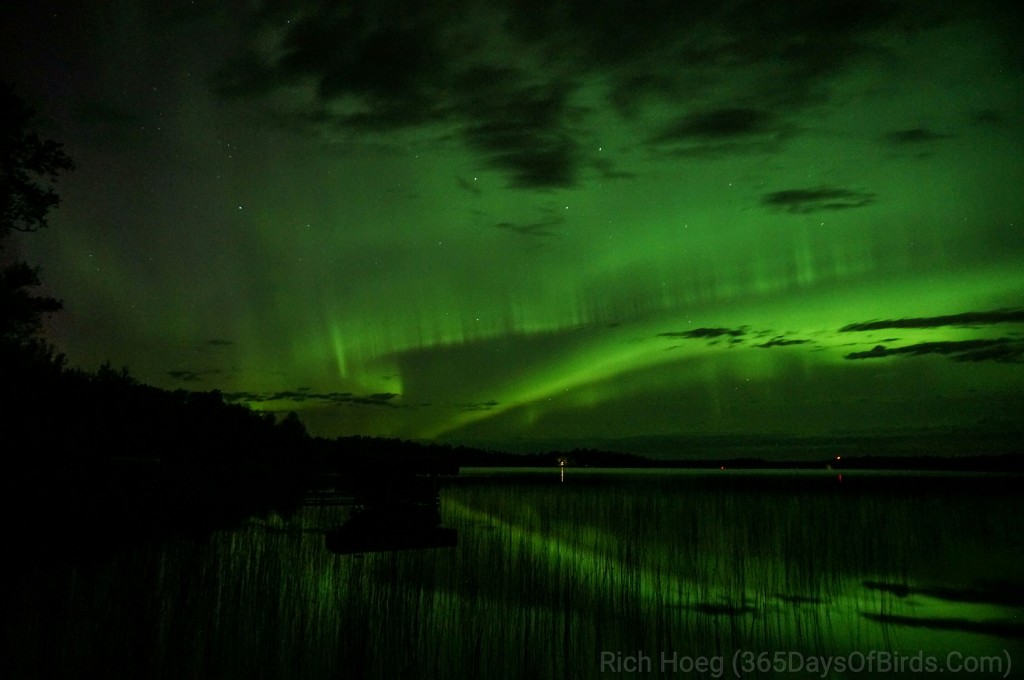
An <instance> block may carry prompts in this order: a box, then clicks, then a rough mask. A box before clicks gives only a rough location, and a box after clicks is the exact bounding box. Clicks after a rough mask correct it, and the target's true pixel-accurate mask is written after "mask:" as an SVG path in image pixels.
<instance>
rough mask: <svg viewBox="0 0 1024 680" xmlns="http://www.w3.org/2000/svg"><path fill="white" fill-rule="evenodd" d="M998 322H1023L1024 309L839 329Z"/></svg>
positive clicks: (864, 329) (886, 322)
mask: <svg viewBox="0 0 1024 680" xmlns="http://www.w3.org/2000/svg"><path fill="white" fill-rule="evenodd" d="M998 323H1024V310H1021V309H997V310H993V311H988V312H963V313H961V314H948V315H945V316H925V317H912V318H909V319H885V320H883V321H864V322H861V323H851V324H848V325H846V326H843V327H842V328H840V329H839V331H840V332H842V333H849V332H852V331H876V330H880V329H883V328H939V327H941V326H959V327H977V326H986V325H990V324H998Z"/></svg>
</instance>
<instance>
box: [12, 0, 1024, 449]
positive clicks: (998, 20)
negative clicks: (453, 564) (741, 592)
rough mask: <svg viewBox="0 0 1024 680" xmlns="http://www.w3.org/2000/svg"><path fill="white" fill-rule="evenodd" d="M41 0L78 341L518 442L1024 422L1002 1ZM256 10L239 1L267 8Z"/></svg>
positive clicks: (45, 74)
mask: <svg viewBox="0 0 1024 680" xmlns="http://www.w3.org/2000/svg"><path fill="white" fill-rule="evenodd" d="M65 4H68V5H70V3H59V2H39V3H31V7H21V8H14V9H5V11H4V14H5V15H6V16H5V19H4V21H3V22H0V24H2V28H0V38H2V40H3V43H4V45H5V47H4V50H5V52H6V56H5V58H4V59H3V63H2V64H0V78H2V79H3V80H6V81H10V82H13V83H14V84H15V86H16V88H17V91H18V92H19V93H20V94H22V96H24V97H25V98H26V99H27V100H28V101H29V102H30V103H31V104H32V105H33V106H34V107H35V108H36V109H37V110H38V111H39V112H40V114H41V117H40V128H41V130H42V131H43V132H44V133H45V134H46V135H48V136H51V137H53V138H55V139H59V140H61V141H63V142H64V143H65V145H66V150H67V152H68V154H69V155H70V156H72V157H73V158H74V160H75V162H76V164H77V170H76V171H75V172H74V173H72V174H69V175H67V176H66V177H64V178H62V180H61V182H60V184H59V186H58V189H59V192H60V194H61V197H62V201H61V206H60V208H59V210H57V211H56V212H55V213H54V214H53V216H52V217H51V220H50V221H51V227H50V228H49V229H47V230H45V231H42V232H39V233H36V234H31V235H27V236H26V237H25V238H23V239H21V241H20V247H21V249H22V253H21V254H22V255H23V256H24V257H25V258H26V259H27V260H29V261H31V262H33V263H38V264H39V265H41V266H42V277H43V280H44V281H45V282H46V286H47V292H48V293H51V294H53V295H55V296H57V297H59V298H61V299H63V301H64V305H65V310H64V311H63V312H61V313H59V314H57V315H55V316H54V317H52V319H51V320H50V322H49V332H50V334H51V338H52V340H53V341H54V342H55V343H56V344H57V345H58V347H59V348H60V349H61V350H62V351H63V352H65V353H66V354H67V356H68V359H69V362H70V363H71V364H72V365H81V366H85V367H90V368H94V367H96V366H97V365H98V364H100V363H101V362H103V361H105V360H109V361H110V362H111V363H112V364H113V365H115V366H122V365H123V366H127V367H128V368H129V369H130V370H131V372H132V374H133V375H135V376H137V377H138V378H139V379H141V380H144V381H146V382H149V383H152V384H154V385H158V386H161V387H166V388H170V389H175V388H184V389H192V390H212V389H218V390H221V391H222V392H223V393H224V394H225V395H226V396H227V397H229V398H230V399H233V400H236V401H240V402H244V403H248V404H250V405H251V406H252V407H254V408H257V409H261V410H270V411H290V410H295V411H296V412H298V414H299V415H300V417H301V418H302V419H303V421H304V422H305V423H306V424H307V426H308V427H309V429H310V430H311V431H312V432H313V433H315V434H322V435H330V436H334V435H343V434H345V435H347V434H367V435H386V436H397V437H406V438H430V439H434V438H436V439H443V440H448V441H467V442H476V441H481V442H490V443H497V444H501V443H503V442H505V443H514V442H523V441H547V440H562V439H574V438H575V439H579V440H593V439H605V440H615V439H619V438H636V437H644V436H674V435H704V434H718V435H733V434H735V435H746V434H751V433H774V434H785V435H794V436H802V435H808V436H809V435H816V436H829V435H833V434H836V435H838V434H850V433H853V434H856V433H908V432H933V433H934V432H940V433H941V432H948V431H956V432H959V433H967V434H968V435H969V434H970V433H972V432H990V431H1004V430H1005V431H1009V430H1013V429H1014V428H1016V429H1018V430H1019V425H1018V424H1017V421H1018V419H1019V413H1021V412H1024V371H1022V370H1021V363H1022V361H1024V267H1022V263H1024V230H1022V226H1024V213H1022V209H1024V191H1022V190H1021V187H1022V186H1024V181H1022V180H1024V163H1022V160H1021V159H1022V158H1024V135H1022V129H1024V127H1022V123H1024V47H1022V46H1021V45H1022V44H1021V42H1020V39H1019V36H1020V34H1021V29H1022V28H1024V25H1022V21H1021V17H1022V14H1021V11H1020V10H1019V9H1011V4H1010V3H1002V2H995V1H992V2H980V3H951V4H948V5H947V4H945V3H934V2H886V1H882V0H868V1H866V2H853V1H847V0H839V1H837V2H816V1H811V0H801V1H794V2H769V1H768V0H749V1H740V0H736V1H733V2H722V1H718V2H703V1H701V2H689V3H682V2H650V3H626V2H600V1H598V2H595V1H594V0H588V1H587V2H576V1H569V0H556V1H554V2H534V1H533V0H530V1H516V2H482V1H480V0H452V1H450V2H438V3H409V2H405V3H402V2H381V1H377V0H375V1H373V2H369V1H366V2H364V1H363V0H357V1H354V2H345V3H333V2H319V3H318V2H313V1H311V0H297V1H295V2H291V1H288V0H282V1H280V2H253V3H242V4H237V6H235V7H233V8H231V9H228V5H227V4H225V3H219V2H213V1H212V0H211V1H201V2H173V3H158V2H153V1H150V0H146V1H145V2H114V3H94V2H87V3H75V6H65ZM243 5H244V7H243Z"/></svg>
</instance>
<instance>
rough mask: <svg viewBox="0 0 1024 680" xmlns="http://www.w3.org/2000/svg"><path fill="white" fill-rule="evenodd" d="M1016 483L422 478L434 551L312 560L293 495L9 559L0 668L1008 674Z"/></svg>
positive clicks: (574, 472)
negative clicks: (232, 518)
mask: <svg viewBox="0 0 1024 680" xmlns="http://www.w3.org/2000/svg"><path fill="white" fill-rule="evenodd" d="M1019 483H1020V478H1019V477H1014V476H1008V475H980V474H978V475H962V474H939V473H936V474H919V473H872V472H844V473H843V474H842V475H839V474H837V473H835V472H829V471H826V470H821V471H771V472H759V471H743V470H707V471H705V470H701V471H690V470H644V471H628V470H590V469H580V468H568V469H566V470H564V471H561V470H558V469H544V470H521V469H514V470H513V469H501V470H497V469H468V470H463V473H462V474H461V475H460V476H459V477H456V478H450V479H447V480H445V482H444V483H443V488H442V491H441V515H442V518H443V523H444V525H445V526H449V527H454V528H456V529H457V530H458V532H459V542H458V545H457V546H456V547H452V548H439V549H430V550H417V551H406V552H395V553H373V554H366V555H363V556H342V555H334V554H332V553H330V552H328V551H327V550H325V548H324V531H325V530H327V529H329V528H332V527H335V526H337V525H338V524H340V523H341V522H342V521H343V520H344V519H345V517H346V516H347V513H348V510H347V509H346V508H344V507H307V508H303V509H302V510H300V511H299V513H298V514H297V515H295V516H294V517H291V518H288V519H283V518H279V517H271V518H266V519H259V520H256V519H254V520H250V521H249V522H247V523H246V524H245V526H243V527H241V528H239V529H237V530H233V531H222V532H215V533H213V534H212V535H211V536H209V537H208V538H204V539H187V538H180V539H168V540H162V541H151V542H145V543H139V544H136V545H132V546H123V547H121V548H118V549H116V550H111V551H110V552H109V553H104V554H102V555H97V556H92V557H89V558H83V559H76V558H75V556H67V558H66V559H65V558H62V559H55V558H53V557H52V556H49V557H38V558H35V557H32V556H25V558H24V559H14V560H11V558H10V557H9V558H8V559H9V565H13V566H14V571H15V575H14V576H13V579H11V580H9V581H8V583H9V584H10V586H11V588H10V590H9V592H8V597H7V598H5V599H6V600H7V601H6V603H5V605H6V606H5V613H4V621H5V637H6V640H7V644H8V645H9V646H10V649H9V650H8V651H7V652H6V653H5V655H4V660H3V662H2V663H3V667H2V668H3V672H2V673H0V675H2V676H3V677H5V678H35V677H80V676H83V675H90V676H95V677H101V678H104V679H110V678H129V677H132V678H136V677H146V678H200V677H202V678H246V679H248V678H323V679H327V678H330V679H340V678H360V677H365V678H378V677H379V678H403V677H404V678H416V677H422V678H524V677H527V678H537V679H538V680H539V679H540V678H603V677H674V678H678V677H737V675H739V676H741V677H892V673H893V672H897V671H901V672H902V675H898V677H913V676H914V675H919V677H926V676H929V675H933V674H935V673H937V672H939V671H943V672H945V673H947V674H949V673H956V674H959V675H971V676H972V677H1006V676H1007V675H1009V676H1021V675H1022V672H1021V670H1020V669H1019V668H1018V666H1020V667H1021V668H1024V644H1022V642H1021V640H1022V639H1024V570H1022V569H1021V565H1022V564H1024V537H1022V534H1021V532H1020V530H1019V528H1018V523H1019V522H1020V519H1021V517H1022V516H1024V512H1022V511H1024V498H1022V495H1021V494H1020V493H1019ZM51 540H52V539H51ZM1008 668H1009V672H1008ZM928 670H931V671H932V672H930V673H926V672H924V671H928ZM918 671H921V673H920V674H918Z"/></svg>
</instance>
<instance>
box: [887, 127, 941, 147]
mask: <svg viewBox="0 0 1024 680" xmlns="http://www.w3.org/2000/svg"><path fill="white" fill-rule="evenodd" d="M949 138H950V135H946V134H942V133H939V132H933V131H931V130H928V129H926V128H913V129H909V130H896V131H895V132H890V133H889V134H887V135H885V141H887V142H888V143H890V144H893V145H910V144H925V143H928V142H940V141H942V140H944V139H949Z"/></svg>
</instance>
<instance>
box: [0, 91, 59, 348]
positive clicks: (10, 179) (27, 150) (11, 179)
mask: <svg viewBox="0 0 1024 680" xmlns="http://www.w3.org/2000/svg"><path fill="white" fill-rule="evenodd" d="M0 111H3V115H2V116H0V255H2V254H3V251H4V250H5V248H6V246H7V240H8V238H9V237H10V236H11V233H12V232H16V231H17V232H32V231H36V230H38V229H41V228H43V227H46V226H47V217H48V215H49V212H50V210H52V209H53V208H55V207H57V204H58V203H59V201H60V199H59V197H58V195H57V192H56V191H55V190H54V184H55V182H56V181H57V178H58V177H59V175H60V173H61V172H64V171H67V170H71V169H73V168H74V163H73V162H72V161H71V159H70V158H69V157H68V156H67V154H65V153H64V149H63V146H62V145H61V144H60V143H59V142H56V141H54V140H52V139H45V138H43V137H41V136H40V135H39V134H38V133H37V132H36V131H35V130H34V129H32V125H33V122H34V118H35V115H34V113H33V111H32V109H30V108H29V107H28V105H26V104H25V102H24V101H22V100H21V99H20V98H19V97H18V96H17V95H16V94H15V92H14V89H13V88H12V87H11V86H10V85H8V84H5V83H0ZM4 259H5V260H7V258H4ZM39 285H40V280H39V269H38V268H37V267H32V266H30V265H28V264H27V263H25V262H20V261H5V262H4V267H3V269H2V270H0V344H2V346H3V347H2V349H3V354H4V355H5V358H6V355H8V353H9V352H10V351H11V350H23V351H31V353H32V354H34V355H35V356H37V357H38V356H49V355H50V354H52V350H51V349H50V348H49V347H48V346H47V345H46V344H45V343H43V342H42V341H41V340H40V339H39V333H40V331H41V330H42V321H43V316H44V315H45V314H49V313H51V312H55V311H57V310H59V309H60V308H61V303H60V301H58V300H56V299H54V298H51V297H39V296H36V295H33V294H32V289H33V288H35V287H37V286H39Z"/></svg>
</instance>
